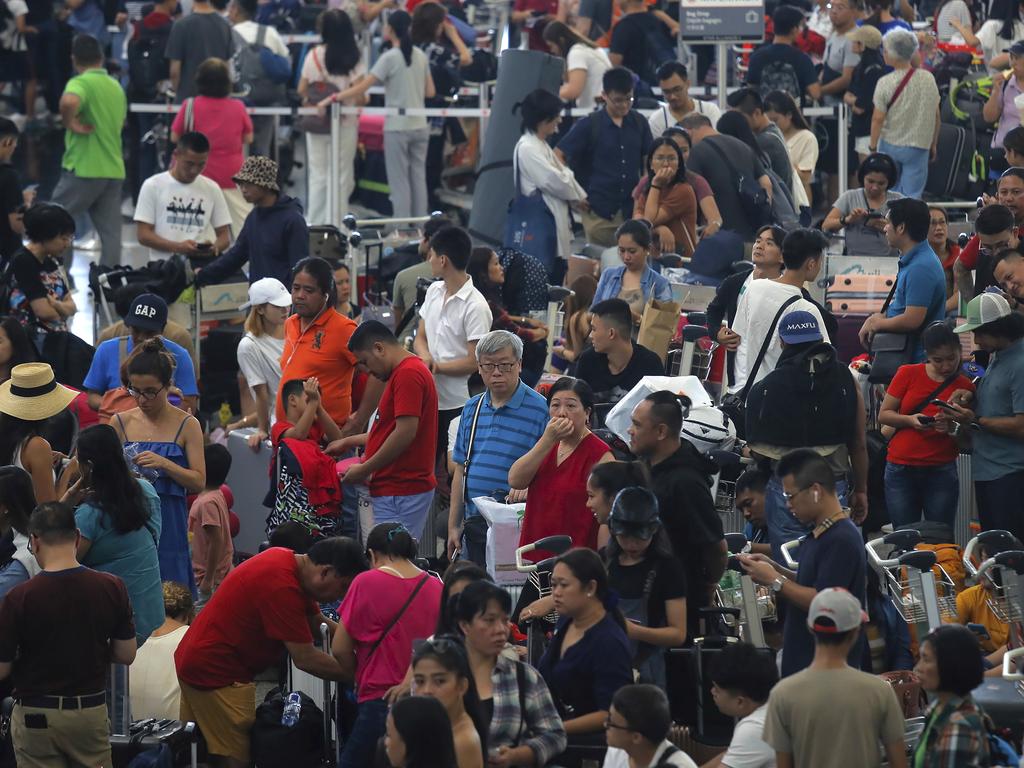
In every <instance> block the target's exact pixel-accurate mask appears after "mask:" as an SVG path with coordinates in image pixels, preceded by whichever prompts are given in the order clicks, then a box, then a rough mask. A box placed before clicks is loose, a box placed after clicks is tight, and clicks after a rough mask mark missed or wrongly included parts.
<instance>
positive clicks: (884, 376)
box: [868, 273, 921, 385]
mask: <svg viewBox="0 0 1024 768" xmlns="http://www.w3.org/2000/svg"><path fill="white" fill-rule="evenodd" d="M899 283H900V276H899V274H898V273H897V275H896V279H895V280H893V282H892V288H890V289H889V295H888V296H886V297H885V303H884V304H883V305H882V310H881V314H883V315H884V314H885V312H886V310H887V309H889V305H890V304H891V303H892V297H893V296H894V295H895V293H896V286H898V285H899ZM920 332H921V329H920V328H917V329H916V330H914V331H911V332H910V333H893V332H888V331H887V332H883V333H876V334H875V335H874V336H872V337H871V350H870V352H871V370H870V371H869V372H868V382H869V383H871V384H886V385H888V384H889V382H890V381H892V377H893V376H895V375H896V371H897V370H899V367H900V366H901V365H906V364H907V363H912V362H913V361H914V356H915V355H916V354H917V337H918V336H919V335H920Z"/></svg>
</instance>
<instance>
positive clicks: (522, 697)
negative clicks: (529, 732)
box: [512, 661, 526, 742]
mask: <svg viewBox="0 0 1024 768" xmlns="http://www.w3.org/2000/svg"><path fill="white" fill-rule="evenodd" d="M512 663H513V664H515V665H516V688H517V689H518V693H519V734H518V735H517V736H516V741H517V742H518V741H519V740H520V739H522V738H523V734H524V733H525V732H526V667H525V666H524V664H523V662H521V661H515V662H512Z"/></svg>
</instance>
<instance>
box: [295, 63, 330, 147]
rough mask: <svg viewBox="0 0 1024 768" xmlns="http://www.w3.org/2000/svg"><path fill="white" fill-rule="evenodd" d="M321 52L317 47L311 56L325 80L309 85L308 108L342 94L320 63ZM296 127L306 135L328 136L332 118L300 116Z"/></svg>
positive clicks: (326, 116) (326, 115)
mask: <svg viewBox="0 0 1024 768" xmlns="http://www.w3.org/2000/svg"><path fill="white" fill-rule="evenodd" d="M319 50H320V49H319V48H317V47H315V48H313V49H312V50H311V51H310V52H309V55H310V56H312V57H313V64H315V65H316V68H317V71H318V72H319V73H320V76H321V77H322V78H323V80H317V81H316V82H312V83H307V88H306V100H305V104H304V106H307V107H315V106H316V105H317V104H319V103H320V102H321V101H323V100H324V99H326V98H327V97H328V96H333V95H334V94H336V93H341V91H339V90H338V87H337V86H336V85H335V84H334V83H331V82H328V80H327V71H326V70H325V69H324V66H323V64H322V63H320V57H319V56H318V55H317V54H318V53H319ZM296 125H297V126H298V128H299V130H300V131H304V132H305V133H316V134H321V135H323V134H328V133H330V132H331V116H330V114H324V115H319V114H317V115H300V116H299V119H298V120H297V121H296Z"/></svg>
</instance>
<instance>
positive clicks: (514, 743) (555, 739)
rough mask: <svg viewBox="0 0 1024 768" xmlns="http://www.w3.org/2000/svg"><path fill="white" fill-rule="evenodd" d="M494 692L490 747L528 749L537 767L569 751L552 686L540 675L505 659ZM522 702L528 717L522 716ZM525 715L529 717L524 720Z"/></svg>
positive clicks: (497, 671)
mask: <svg viewBox="0 0 1024 768" xmlns="http://www.w3.org/2000/svg"><path fill="white" fill-rule="evenodd" d="M517 664H522V666H523V672H525V675H524V679H525V681H526V690H525V691H524V692H523V694H522V696H520V693H519V681H518V680H517V678H516V665H517ZM491 684H492V685H493V691H494V699H493V700H494V716H493V717H492V718H491V728H490V732H489V735H488V737H487V743H488V744H489V745H493V746H496V747H497V746H509V747H518V746H521V745H525V746H528V747H529V748H530V749H532V750H533V754H534V755H535V756H536V764H537V765H545V764H546V763H547V762H548V761H550V760H551V759H552V758H553V757H555V756H556V755H560V754H561V753H562V752H564V751H565V744H566V738H565V729H564V728H563V727H562V718H561V717H559V715H558V710H557V709H555V702H554V701H553V700H552V698H551V693H550V691H548V686H547V684H546V683H545V682H544V679H543V678H542V677H541V676H540V674H539V673H538V672H537V670H535V669H534V668H533V667H531V666H530V665H529V664H523V663H522V662H519V661H512V660H511V659H508V658H506V657H504V656H499V657H498V663H497V664H495V666H494V671H493V672H491ZM520 699H522V701H523V704H524V705H525V709H526V711H525V713H521V712H520V705H519V702H520ZM524 714H525V717H524Z"/></svg>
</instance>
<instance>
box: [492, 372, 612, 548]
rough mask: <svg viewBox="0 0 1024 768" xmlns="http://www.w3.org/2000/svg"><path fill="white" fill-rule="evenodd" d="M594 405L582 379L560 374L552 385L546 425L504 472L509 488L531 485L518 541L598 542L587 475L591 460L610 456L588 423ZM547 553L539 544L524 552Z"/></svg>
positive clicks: (595, 461)
mask: <svg viewBox="0 0 1024 768" xmlns="http://www.w3.org/2000/svg"><path fill="white" fill-rule="evenodd" d="M593 407H594V393H593V391H592V390H591V389H590V385H589V384H587V383H586V382H585V381H581V380H580V379H574V378H572V377H570V376H563V377H562V378H561V379H559V380H558V381H556V382H555V383H554V385H553V386H552V387H551V391H550V392H549V393H548V413H549V415H550V416H551V421H549V422H548V426H547V429H545V430H544V434H543V435H542V436H541V438H540V441H539V442H538V443H537V444H536V445H535V446H534V447H533V448H531V449H530V451H529V452H528V453H527V454H526V455H525V456H523V457H522V458H521V459H519V460H518V461H517V462H516V463H515V464H513V465H512V468H511V469H510V470H509V472H508V482H509V485H510V486H511V487H512V488H518V489H522V488H529V495H528V496H527V497H526V513H525V516H524V517H523V527H522V532H521V533H520V537H519V543H520V546H522V545H524V544H529V543H531V542H534V541H537V540H538V539H542V538H544V537H545V536H555V535H559V534H566V535H568V536H571V537H572V544H573V546H574V547H590V548H591V549H596V548H597V521H596V520H594V515H593V513H591V511H590V510H589V509H587V477H589V475H590V470H591V469H593V467H594V465H596V464H600V463H602V462H605V461H611V460H612V458H613V457H612V453H611V450H610V449H609V448H608V445H607V444H606V443H605V442H604V441H603V440H602V439H601V438H599V437H597V436H596V435H594V434H593V433H592V432H591V431H590V429H589V428H588V427H587V425H588V423H589V422H590V412H591V410H592V409H593ZM550 554H551V553H549V552H545V551H543V550H540V549H538V550H535V551H533V552H532V553H530V555H529V556H528V557H530V559H532V560H533V561H534V562H539V561H540V560H544V559H545V558H547V557H549V556H550Z"/></svg>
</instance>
